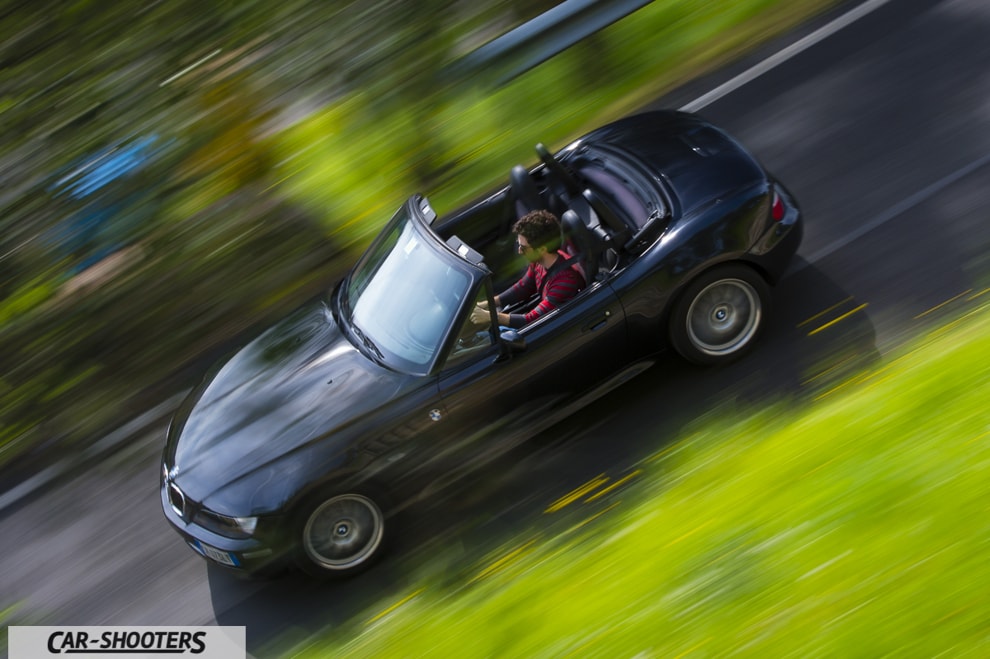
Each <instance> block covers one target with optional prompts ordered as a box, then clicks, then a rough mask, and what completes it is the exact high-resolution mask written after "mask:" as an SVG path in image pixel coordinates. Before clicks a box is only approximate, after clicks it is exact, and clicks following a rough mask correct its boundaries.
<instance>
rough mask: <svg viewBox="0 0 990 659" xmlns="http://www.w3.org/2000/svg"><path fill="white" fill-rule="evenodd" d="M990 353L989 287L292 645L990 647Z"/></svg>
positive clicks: (626, 650)
mask: <svg viewBox="0 0 990 659" xmlns="http://www.w3.org/2000/svg"><path fill="white" fill-rule="evenodd" d="M988 364H990V306H988V305H987V304H986V303H985V302H984V303H983V305H982V307H979V308H977V309H975V310H973V311H971V312H970V313H969V314H967V316H966V317H963V318H961V319H960V320H959V321H958V322H955V323H950V324H949V325H948V326H946V327H943V328H939V329H937V330H935V331H933V332H930V333H929V334H928V335H927V336H924V337H922V338H921V339H919V340H917V341H916V342H915V343H914V345H913V346H910V347H909V348H908V349H906V351H905V352H903V353H902V354H900V355H899V356H898V357H897V358H896V359H894V360H893V361H891V362H889V363H887V364H885V365H883V366H882V367H880V368H878V369H876V370H872V371H868V372H866V373H863V374H859V375H858V376H857V377H855V378H853V379H850V380H848V381H846V382H845V384H844V385H843V386H841V387H835V388H833V389H832V390H830V391H829V392H827V393H826V394H824V397H819V398H820V400H817V401H816V402H814V403H811V404H793V403H781V404H779V405H778V406H777V407H776V409H769V410H764V411H761V412H760V413H758V414H756V415H753V416H742V415H740V413H739V412H738V411H736V412H731V411H728V410H726V409H721V410H717V411H713V412H712V413H710V414H709V415H707V417H706V418H702V419H699V420H697V421H696V422H695V423H694V425H693V427H692V428H689V429H687V430H686V432H685V433H684V435H683V436H682V437H680V438H677V439H675V440H674V441H673V442H671V441H670V438H668V437H659V436H657V437H655V440H656V446H658V447H661V446H665V448H663V449H662V450H659V451H658V452H657V453H655V454H654V455H653V456H652V457H651V458H649V459H647V460H645V461H644V462H643V463H641V465H640V466H641V471H640V474H639V476H638V477H637V478H636V479H634V480H633V481H632V483H631V484H630V485H627V486H626V487H625V488H623V489H620V490H617V491H615V492H613V493H612V494H610V495H608V496H607V497H606V498H604V499H595V500H593V499H594V498H593V497H590V496H584V497H580V498H578V499H576V500H575V501H574V503H573V504H572V505H571V506H569V507H568V508H567V509H565V510H566V511H569V512H564V513H556V512H555V513H552V515H553V516H552V517H551V516H549V515H544V517H543V520H542V521H541V522H542V523H540V524H539V526H538V528H534V529H531V530H530V531H528V532H527V533H526V535H524V536H523V538H522V539H521V540H519V541H518V542H517V543H515V544H509V545H506V546H503V547H502V548H500V550H498V551H495V552H492V554H491V555H489V556H488V557H486V558H484V559H483V560H481V561H478V559H477V557H474V559H475V562H474V564H473V565H471V566H470V567H468V568H465V567H463V566H461V565H457V563H456V562H454V563H451V562H450V561H449V560H447V561H445V557H444V556H443V555H442V553H439V552H433V553H432V555H431V556H429V557H426V558H424V559H423V560H424V561H425V563H426V566H425V567H421V568H420V572H421V573H422V574H423V575H425V576H424V577H423V578H421V579H420V580H418V581H416V582H414V583H415V585H413V586H412V587H411V589H410V592H409V593H408V596H406V597H402V596H401V595H399V596H398V597H395V599H394V600H392V601H386V602H380V603H378V604H377V605H375V606H374V607H373V608H371V609H370V610H369V611H367V612H366V616H364V617H363V619H359V620H354V621H352V622H351V623H350V624H349V625H348V626H347V627H346V628H344V629H340V628H338V629H334V630H333V632H327V633H325V634H322V635H320V636H318V637H314V638H310V639H308V640H306V641H305V642H304V643H301V644H299V646H298V647H297V648H295V649H294V650H293V651H292V652H291V653H289V654H291V655H292V656H296V657H324V656H334V657H372V656H373V657H393V656H394V657H427V656H430V657H432V656H441V657H447V656H450V657H453V656H456V657H491V656H507V657H508V656H512V657H516V656H518V657H522V656H525V657H533V656H555V657H556V656H561V657H563V656H580V657H617V656H621V657H674V656H687V655H689V654H693V653H697V654H699V655H704V656H729V655H742V656H753V657H784V656H801V657H807V656H812V657H852V656H863V657H880V656H897V657H934V656H956V657H964V656H965V657H977V656H983V655H984V654H985V653H986V649H987V647H988V643H990V636H988V633H990V630H988V627H987V621H988V620H990V600H988V598H987V597H986V594H987V592H990V516H988V515H987V501H988V498H990V412H988V411H987V407H986V404H985V401H986V400H988V398H990V377H988V367H987V365H988ZM644 441H648V438H647V437H644ZM469 558H470V557H469ZM460 562H462V563H463V562H465V560H464V559H461V561H460ZM452 573H454V574H458V575H460V576H461V578H451V577H450V575H451V574H452Z"/></svg>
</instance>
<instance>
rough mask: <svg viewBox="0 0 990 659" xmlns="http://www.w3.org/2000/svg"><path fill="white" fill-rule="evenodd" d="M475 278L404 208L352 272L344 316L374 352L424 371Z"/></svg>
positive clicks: (406, 367)
mask: <svg viewBox="0 0 990 659" xmlns="http://www.w3.org/2000/svg"><path fill="white" fill-rule="evenodd" d="M470 286H471V279H470V277H469V276H468V275H467V274H466V273H465V272H462V271H460V270H458V269H456V268H454V267H452V266H450V265H448V264H447V263H446V262H445V261H444V260H443V259H442V258H441V257H440V255H439V254H437V253H436V252H435V251H434V250H433V248H432V247H431V246H430V245H427V244H426V243H425V242H424V238H423V237H421V236H420V234H419V233H418V232H417V231H416V228H415V227H414V225H413V222H412V219H411V218H410V217H409V211H408V206H406V207H403V208H402V209H401V210H400V211H399V212H398V213H397V214H396V216H395V217H394V218H392V222H391V223H390V224H389V227H388V229H386V231H385V233H384V234H383V235H381V236H380V237H379V238H378V240H377V241H376V243H375V244H374V246H373V247H372V248H371V250H370V251H369V252H368V253H367V254H365V256H364V257H363V258H362V259H361V261H360V262H359V263H358V264H357V266H356V267H355V268H354V270H353V271H352V273H351V275H350V277H349V279H348V281H347V288H346V289H345V290H344V291H343V294H344V298H343V300H342V302H343V309H344V315H345V318H346V320H347V321H348V324H349V326H350V328H351V329H352V331H353V332H354V334H355V335H356V336H357V337H358V339H359V340H361V341H362V342H363V343H364V345H365V346H366V347H367V348H368V349H369V350H370V351H371V352H372V353H375V354H377V355H378V357H379V358H380V359H382V360H383V361H384V362H386V363H387V364H389V365H392V366H395V367H396V368H398V369H399V370H405V371H412V372H424V371H425V368H424V367H427V366H428V365H429V364H430V363H432V361H433V359H434V357H435V356H436V354H437V352H438V351H439V350H440V348H441V347H442V345H443V340H444V337H445V336H446V335H447V331H448V330H449V328H450V327H451V325H453V323H454V320H455V318H456V316H457V313H458V310H459V309H460V308H461V306H462V304H463V302H464V299H465V297H466V296H467V294H468V290H469V288H470Z"/></svg>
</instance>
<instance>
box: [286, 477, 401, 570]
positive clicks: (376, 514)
mask: <svg viewBox="0 0 990 659" xmlns="http://www.w3.org/2000/svg"><path fill="white" fill-rule="evenodd" d="M306 511H307V512H306V514H305V515H304V516H303V518H302V519H303V521H302V524H301V527H300V534H301V536H300V551H299V553H298V555H299V563H300V567H302V568H303V569H304V570H305V571H306V572H308V573H310V574H312V575H315V576H320V577H332V576H345V575H348V574H352V573H355V572H358V571H360V570H362V569H364V568H365V567H367V566H368V565H370V564H371V563H372V562H373V561H374V560H375V559H376V558H377V557H378V556H379V554H380V553H381V551H382V549H383V547H384V540H385V521H386V520H385V513H384V512H383V510H382V507H381V506H380V505H379V504H378V503H377V502H376V501H375V500H373V499H372V498H371V497H370V496H368V495H365V494H359V493H356V492H353V493H349V494H334V495H330V496H324V497H318V498H316V499H315V500H314V502H313V503H312V504H311V505H310V506H309V507H307V509H306Z"/></svg>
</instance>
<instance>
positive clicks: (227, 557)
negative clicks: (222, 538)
mask: <svg viewBox="0 0 990 659" xmlns="http://www.w3.org/2000/svg"><path fill="white" fill-rule="evenodd" d="M196 545H197V546H198V548H199V549H200V551H202V552H203V555H204V556H206V557H207V558H210V559H212V560H214V561H216V562H217V563H220V564H222V565H229V566H231V567H236V566H237V562H236V561H234V557H233V556H232V555H231V554H230V552H226V551H220V550H219V549H216V548H214V547H211V546H209V545H204V544H203V543H202V542H197V543H196Z"/></svg>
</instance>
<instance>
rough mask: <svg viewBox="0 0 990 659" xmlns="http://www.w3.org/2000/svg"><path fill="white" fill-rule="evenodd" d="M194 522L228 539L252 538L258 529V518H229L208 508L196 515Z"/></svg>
mask: <svg viewBox="0 0 990 659" xmlns="http://www.w3.org/2000/svg"><path fill="white" fill-rule="evenodd" d="M193 522H195V523H196V524H199V525H200V526H202V527H203V528H204V529H208V530H210V531H213V532H214V533H218V534H220V535H222V536H226V537H228V538H250V537H251V536H252V535H254V530H255V529H256V528H257V527H258V518H257V517H228V516H227V515H221V514H220V513H215V512H213V511H212V510H207V509H206V508H203V509H202V510H200V511H199V512H198V513H197V514H196V518H195V519H194V520H193Z"/></svg>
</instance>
